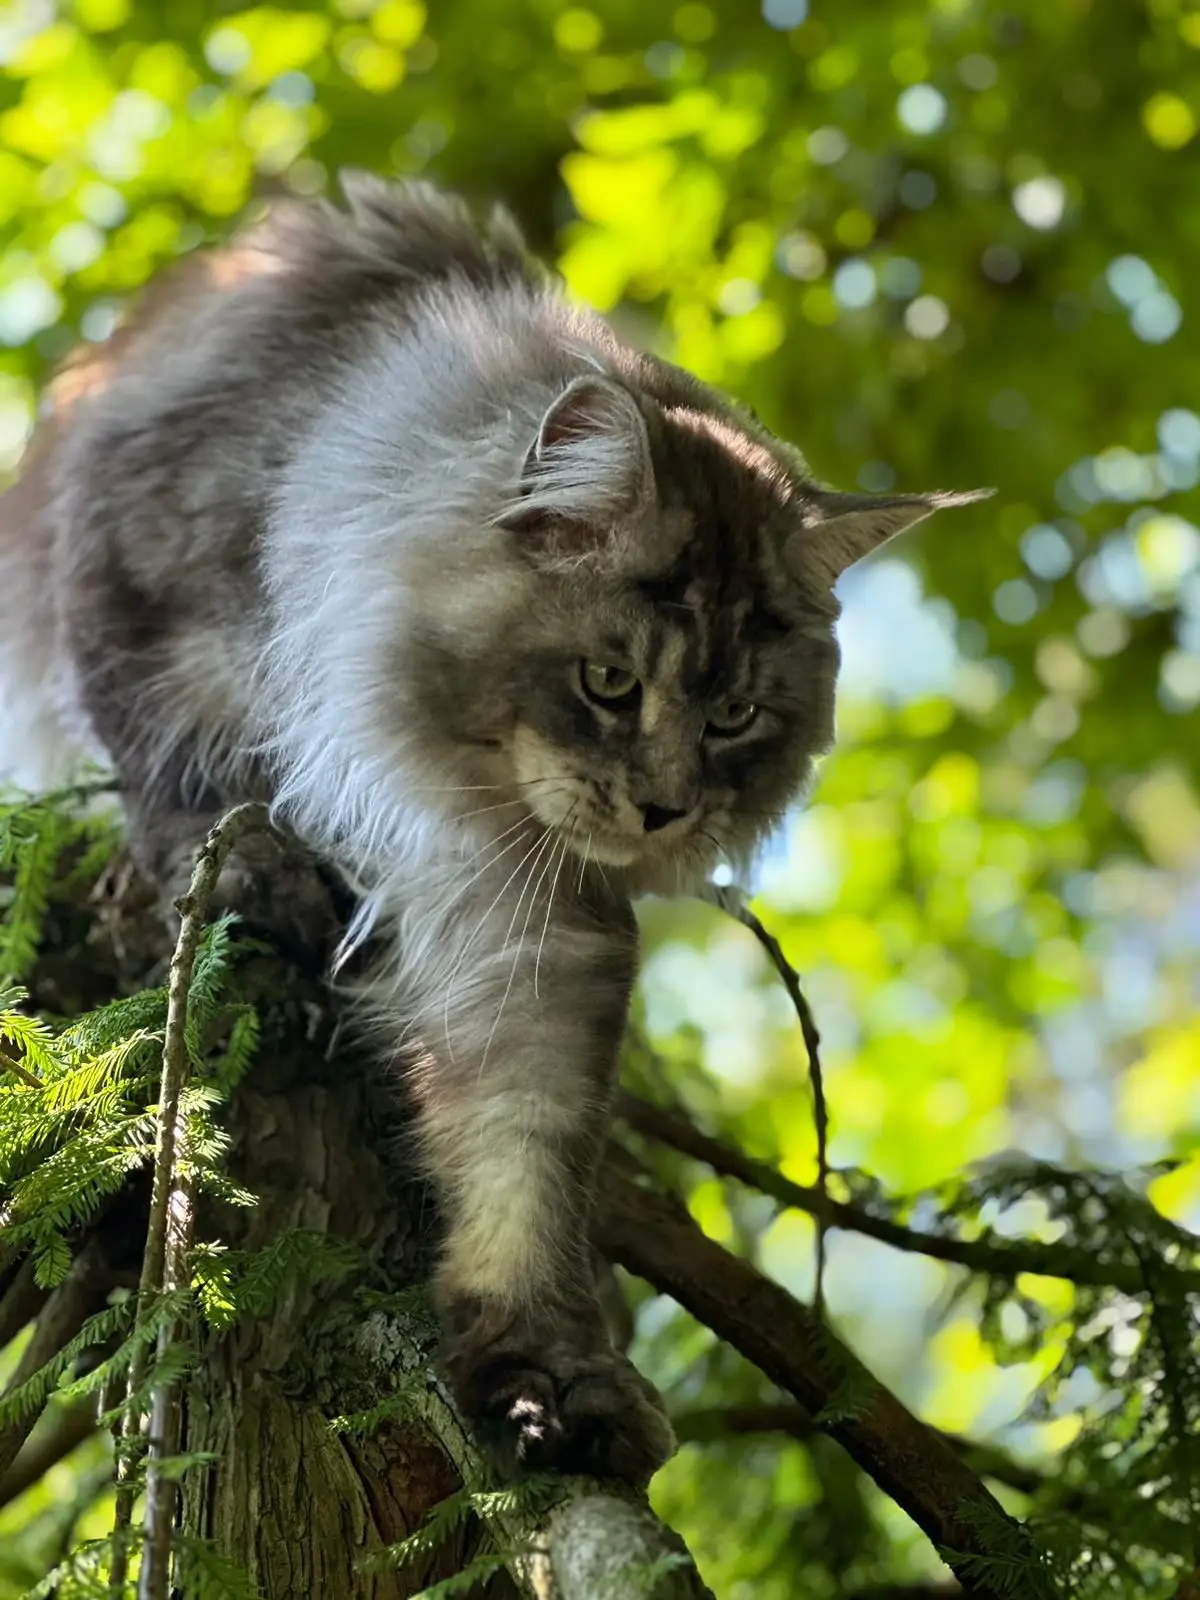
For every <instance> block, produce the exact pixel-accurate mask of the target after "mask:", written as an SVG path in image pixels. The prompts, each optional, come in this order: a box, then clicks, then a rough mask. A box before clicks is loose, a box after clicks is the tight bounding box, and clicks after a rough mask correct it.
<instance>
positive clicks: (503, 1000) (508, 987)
mask: <svg viewBox="0 0 1200 1600" xmlns="http://www.w3.org/2000/svg"><path fill="white" fill-rule="evenodd" d="M552 838H553V835H552V833H551V830H550V829H549V828H547V830H546V835H545V839H544V840H543V844H545V842H546V841H547V840H550V839H552ZM553 859H554V850H553V846H552V847H551V850H550V855H549V857H548V859H547V861H546V865H545V866H544V867H543V868H542V871H541V875H540V876H539V878H538V880H537V882H536V883H535V884H534V886H533V893H532V894H531V895H530V896H529V909H528V910H527V911H526V913H525V921H524V923H523V924H522V925H521V932H520V936H519V937H518V939H517V945H516V949H515V950H514V951H513V961H512V967H511V968H510V970H509V974H508V982H507V983H506V984H505V986H504V993H503V994H502V995H501V996H500V1006H499V1009H498V1010H497V1012H496V1020H495V1022H493V1023H492V1027H491V1032H490V1033H489V1034H488V1036H487V1043H486V1044H485V1045H484V1047H483V1054H482V1056H481V1057H480V1059H479V1078H478V1081H479V1082H482V1081H483V1072H484V1068H485V1067H486V1066H487V1058H488V1053H489V1052H490V1050H491V1048H492V1040H493V1039H494V1038H495V1037H496V1030H497V1028H499V1026H500V1019H501V1018H502V1017H503V1015H504V1008H505V1006H506V1005H507V1004H508V997H509V995H510V994H511V993H512V986H513V983H514V981H515V979H516V976H517V967H518V966H519V965H520V962H521V955H522V952H523V950H524V948H525V935H526V934H527V933H528V932H529V921H530V918H531V917H532V916H533V908H534V905H535V904H536V903H537V895H538V890H539V889H540V888H541V886H542V883H543V882H544V881H545V877H546V874H547V872H549V870H550V864H551V862H552V861H553ZM538 860H539V861H540V860H541V851H539V852H538ZM536 866H537V862H535V863H534V865H533V866H532V867H530V869H529V877H528V878H526V880H525V884H524V885H523V886H522V889H521V893H520V895H519V896H518V898H517V909H516V911H514V912H513V918H512V922H510V923H509V928H508V931H509V934H511V933H512V930H513V928H514V927H515V925H516V921H517V915H518V913H519V912H520V909H521V901H522V900H524V898H525V888H526V887H528V884H529V881H530V879H531V878H532V877H533V874H534V871H535V869H536ZM507 948H508V935H506V936H505V940H504V949H505V950H506V949H507ZM501 954H503V951H502V952H501Z"/></svg>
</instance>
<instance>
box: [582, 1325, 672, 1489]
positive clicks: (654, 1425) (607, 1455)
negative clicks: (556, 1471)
mask: <svg viewBox="0 0 1200 1600" xmlns="http://www.w3.org/2000/svg"><path fill="white" fill-rule="evenodd" d="M558 1404H559V1416H560V1418H561V1421H562V1430H563V1446H562V1450H561V1452H560V1458H559V1461H558V1463H557V1464H558V1465H559V1467H560V1468H561V1470H562V1471H564V1472H580V1473H586V1474H587V1475H588V1476H589V1477H594V1478H619V1479H620V1480H621V1481H622V1482H624V1483H631V1484H634V1485H635V1486H636V1487H638V1488H644V1487H645V1486H646V1484H648V1483H649V1482H650V1479H651V1478H652V1477H653V1476H654V1474H655V1473H656V1472H657V1471H658V1469H659V1467H661V1466H662V1465H663V1463H664V1462H665V1461H667V1460H669V1459H670V1457H671V1456H672V1455H673V1454H674V1452H675V1434H674V1432H673V1431H672V1428H671V1424H670V1423H669V1422H668V1420H667V1415H666V1412H665V1411H664V1410H663V1407H662V1402H661V1400H660V1399H659V1397H658V1394H657V1393H656V1391H655V1390H654V1388H653V1387H652V1385H650V1384H649V1383H647V1381H646V1379H645V1378H643V1377H642V1375H641V1373H640V1372H639V1371H638V1370H637V1368H636V1367H635V1366H634V1365H633V1363H632V1362H631V1361H629V1360H628V1359H627V1358H626V1357H625V1356H623V1355H621V1354H619V1353H618V1352H617V1351H613V1352H612V1353H611V1354H610V1355H605V1356H603V1357H597V1358H593V1359H592V1360H591V1361H589V1362H588V1363H587V1364H586V1368H585V1370H582V1371H580V1372H579V1373H578V1374H577V1375H576V1376H574V1377H569V1378H567V1379H566V1381H565V1382H564V1383H563V1384H562V1385H561V1386H560V1388H559V1394H558Z"/></svg>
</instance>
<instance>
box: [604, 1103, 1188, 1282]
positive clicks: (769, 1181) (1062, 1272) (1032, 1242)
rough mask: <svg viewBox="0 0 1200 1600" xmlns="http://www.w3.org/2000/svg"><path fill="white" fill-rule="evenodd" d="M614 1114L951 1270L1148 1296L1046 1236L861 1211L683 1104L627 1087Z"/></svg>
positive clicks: (1118, 1269)
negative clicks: (950, 1229) (913, 1222)
mask: <svg viewBox="0 0 1200 1600" xmlns="http://www.w3.org/2000/svg"><path fill="white" fill-rule="evenodd" d="M616 1114H617V1116H618V1117H619V1118H620V1119H621V1120H622V1121H623V1122H625V1123H627V1124H628V1125H629V1126H630V1127H631V1128H633V1129H634V1130H635V1131H636V1132H637V1133H640V1134H643V1135H644V1136H645V1137H646V1138H648V1139H654V1140H656V1141H657V1142H658V1143H660V1144H666V1145H670V1146H671V1147H672V1149H675V1150H678V1151H680V1152H681V1153H682V1154H684V1155H688V1156H691V1157H693V1158H694V1159H695V1160H697V1161H703V1162H704V1163H705V1165H706V1166H709V1167H711V1168H712V1169H713V1171H714V1172H719V1173H721V1174H722V1175H723V1176H724V1177H727V1178H736V1179H737V1181H738V1182H739V1183H744V1184H747V1185H748V1186H749V1187H750V1188H752V1189H758V1190H760V1191H761V1193H763V1194H768V1195H770V1196H771V1198H772V1199H773V1200H778V1201H779V1203H780V1204H781V1205H785V1206H794V1207H795V1209H796V1210H797V1211H804V1212H807V1213H808V1215H809V1216H811V1217H814V1218H816V1219H818V1220H823V1221H824V1223H825V1225H826V1227H827V1228H843V1229H845V1230H846V1231H847V1232H850V1233H861V1234H863V1235H865V1237H867V1238H869V1239H877V1240H878V1241H879V1242H880V1243H881V1244H887V1245H891V1246H892V1248H893V1249H895V1250H905V1251H908V1252H910V1253H912V1254H915V1255H923V1256H929V1257H931V1258H932V1259H934V1260H936V1261H945V1262H948V1263H949V1264H951V1265H953V1266H959V1267H967V1268H969V1269H970V1270H971V1271H972V1272H979V1273H984V1274H986V1275H988V1276H990V1277H997V1278H1005V1279H1012V1278H1015V1277H1017V1275H1018V1274H1019V1273H1022V1272H1030V1273H1034V1274H1036V1275H1037V1276H1039V1277H1044V1278H1063V1279H1065V1280H1066V1281H1067V1282H1069V1283H1079V1284H1087V1285H1089V1286H1092V1287H1095V1288H1102V1289H1103V1288H1111V1289H1119V1290H1120V1291H1121V1292H1122V1293H1123V1294H1144V1293H1145V1291H1146V1282H1145V1278H1144V1276H1143V1274H1142V1272H1141V1270H1140V1268H1138V1267H1135V1266H1128V1265H1125V1264H1123V1263H1121V1262H1117V1261H1103V1260H1097V1259H1096V1257H1095V1256H1093V1255H1089V1254H1087V1253H1086V1252H1084V1251H1081V1250H1072V1249H1071V1248H1070V1247H1069V1246H1065V1245H1061V1244H1053V1243H1046V1242H1045V1241H1043V1240H1040V1239H999V1238H997V1237H996V1236H995V1235H994V1234H990V1233H985V1234H982V1235H981V1236H980V1237H979V1238H977V1239H956V1238H952V1237H950V1236H949V1235H947V1234H940V1233H926V1232H923V1231H922V1230H920V1229H918V1228H910V1227H906V1226H905V1225H904V1224H903V1223H901V1222H894V1221H892V1219H891V1218H890V1217H877V1216H875V1215H874V1214H873V1213H871V1212H870V1211H864V1210H863V1209H862V1208H861V1207H860V1206H856V1205H852V1204H850V1203H849V1202H847V1201H845V1200H835V1199H833V1198H832V1197H831V1196H829V1195H822V1194H821V1193H820V1191H819V1190H818V1189H816V1188H814V1187H812V1186H811V1185H809V1184H803V1183H795V1182H794V1181H793V1180H792V1179H791V1178H788V1177H785V1176H784V1174H783V1173H782V1172H780V1171H779V1170H778V1168H776V1167H773V1166H771V1165H770V1164H769V1163H768V1162H766V1161H758V1160H755V1158H754V1157H753V1156H748V1155H746V1153H745V1152H744V1151H743V1150H739V1149H738V1148H737V1146H736V1145H733V1144H730V1143H728V1142H727V1141H726V1140H724V1139H717V1138H714V1137H713V1135H712V1134H709V1133H705V1132H704V1131H703V1130H702V1129H700V1128H698V1127H696V1125H695V1123H694V1122H692V1120H691V1119H690V1117H688V1116H687V1115H686V1113H684V1112H683V1111H682V1110H680V1109H679V1108H678V1107H676V1108H672V1109H667V1108H666V1107H663V1106H656V1105H652V1104H651V1103H650V1101H648V1100H643V1099H641V1097H640V1096H638V1095H635V1094H630V1093H629V1091H628V1090H621V1091H620V1092H619V1093H618V1095H617V1099H616ZM1162 1270H1164V1271H1169V1272H1170V1274H1171V1278H1172V1281H1173V1282H1174V1283H1176V1284H1178V1285H1180V1286H1181V1287H1182V1288H1185V1289H1187V1290H1189V1291H1191V1292H1196V1291H1198V1290H1200V1273H1196V1272H1191V1271H1181V1270H1180V1269H1178V1268H1176V1267H1174V1266H1171V1267H1164V1268H1163V1269H1162Z"/></svg>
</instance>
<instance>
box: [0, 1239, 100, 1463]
mask: <svg viewBox="0 0 1200 1600" xmlns="http://www.w3.org/2000/svg"><path fill="white" fill-rule="evenodd" d="M109 1281H110V1280H109V1276H108V1270H107V1260H106V1257H105V1251H104V1247H103V1244H102V1242H101V1241H100V1240H99V1239H98V1238H95V1237H93V1238H91V1239H89V1240H88V1242H87V1243H86V1244H85V1245H84V1246H83V1248H82V1250H80V1251H79V1253H78V1255H76V1257H75V1259H74V1261H72V1263H71V1266H70V1270H69V1271H68V1273H67V1276H66V1277H65V1278H64V1279H63V1281H62V1282H61V1283H60V1284H59V1285H58V1287H57V1288H56V1289H55V1290H54V1291H53V1293H52V1294H51V1295H50V1298H49V1299H48V1300H47V1302H46V1304H45V1306H44V1307H43V1308H42V1311H41V1314H40V1316H39V1317H38V1319H37V1322H36V1324H35V1325H34V1329H33V1335H32V1337H31V1338H30V1340H29V1343H28V1344H27V1345H26V1346H25V1349H24V1351H23V1352H22V1355H21V1359H20V1361H19V1362H18V1363H17V1369H16V1371H15V1372H14V1373H13V1375H12V1379H11V1380H10V1382H9V1385H8V1388H7V1389H6V1390H5V1393H6V1394H11V1393H13V1392H14V1391H15V1390H17V1389H19V1388H20V1387H21V1385H22V1384H23V1383H25V1382H26V1381H27V1380H28V1379H29V1378H31V1377H32V1376H33V1375H34V1373H35V1372H37V1371H38V1370H39V1369H40V1368H42V1367H44V1366H45V1365H46V1363H47V1362H48V1361H52V1360H53V1359H54V1357H55V1356H56V1355H57V1354H58V1353H59V1351H60V1350H61V1349H62V1348H63V1346H64V1345H66V1344H68V1343H69V1342H70V1341H71V1340H72V1339H73V1338H74V1337H75V1335H76V1334H77V1333H78V1332H79V1330H80V1328H81V1327H82V1326H83V1324H84V1323H85V1322H86V1321H87V1319H88V1317H90V1316H91V1315H92V1313H93V1312H95V1311H98V1310H99V1309H100V1307H101V1306H102V1305H103V1303H104V1295H105V1292H106V1290H107V1288H108V1283H109ZM37 1418H38V1412H37V1411H33V1412H31V1413H30V1414H29V1415H28V1416H26V1417H23V1418H21V1419H20V1420H19V1421H16V1422H11V1423H9V1425H8V1426H7V1427H6V1428H0V1474H4V1473H7V1471H8V1469H9V1468H10V1467H11V1466H12V1464H13V1462H14V1461H15V1460H16V1457H17V1454H18V1452H19V1451H20V1449H21V1446H22V1445H23V1444H24V1443H25V1440H26V1439H27V1438H28V1437H29V1434H30V1433H31V1432H32V1430H33V1426H34V1423H35V1422H36V1421H37Z"/></svg>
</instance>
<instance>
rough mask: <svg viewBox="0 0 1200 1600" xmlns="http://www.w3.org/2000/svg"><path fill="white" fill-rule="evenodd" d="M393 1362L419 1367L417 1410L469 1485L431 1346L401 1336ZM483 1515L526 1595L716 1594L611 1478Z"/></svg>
mask: <svg viewBox="0 0 1200 1600" xmlns="http://www.w3.org/2000/svg"><path fill="white" fill-rule="evenodd" d="M400 1340H401V1349H400V1351H399V1365H400V1367H401V1369H406V1370H407V1371H409V1372H411V1373H423V1374H424V1376H425V1379H426V1381H425V1383H424V1385H423V1386H422V1387H421V1388H420V1389H419V1391H418V1398H417V1401H416V1406H417V1410H418V1412H419V1414H420V1416H421V1418H422V1420H423V1421H424V1422H425V1424H426V1426H427V1427H428V1428H429V1430H430V1432H431V1433H432V1434H433V1436H434V1438H435V1439H436V1440H437V1441H438V1443H439V1444H440V1445H441V1447H442V1449H443V1450H444V1451H445V1452H446V1454H447V1456H448V1457H449V1458H450V1460H451V1462H452V1463H453V1465H454V1467H455V1469H456V1471H457V1472H458V1475H459V1476H460V1477H461V1478H462V1479H463V1480H464V1481H465V1482H472V1481H477V1480H478V1477H479V1458H478V1455H477V1453H476V1451H475V1447H474V1445H473V1444H472V1442H471V1439H470V1437H469V1435H468V1434H467V1432H466V1430H465V1429H464V1427H463V1425H462V1422H461V1421H460V1420H459V1416H458V1413H457V1411H456V1410H455V1409H454V1406H453V1405H452V1403H451V1401H450V1399H449V1396H448V1394H447V1393H446V1391H445V1390H444V1388H443V1386H442V1384H441V1381H440V1380H439V1379H438V1378H437V1377H436V1376H435V1375H433V1374H432V1373H431V1372H430V1370H429V1366H428V1356H427V1352H426V1351H425V1350H424V1349H423V1348H422V1347H421V1345H420V1344H418V1343H417V1342H416V1341H415V1340H412V1339H409V1338H406V1337H405V1336H404V1335H403V1333H402V1334H401V1335H400ZM480 1515H481V1517H482V1518H483V1521H484V1522H485V1524H486V1526H487V1528H488V1531H489V1533H490V1535H491V1537H492V1540H493V1542H494V1544H495V1545H496V1548H497V1549H498V1550H500V1551H501V1552H511V1553H512V1554H511V1556H510V1559H509V1568H510V1570H511V1571H512V1574H513V1576H514V1578H515V1579H516V1580H517V1582H518V1583H519V1585H520V1586H521V1589H522V1591H523V1592H524V1593H525V1594H527V1595H528V1596H530V1597H531V1600H598V1597H602V1600H714V1597H713V1595H712V1592H711V1591H710V1590H709V1589H708V1588H707V1586H706V1585H705V1584H704V1582H703V1581H702V1579H701V1578H700V1575H699V1573H698V1572H697V1571H696V1567H695V1563H694V1562H693V1560H692V1558H691V1556H690V1555H689V1553H688V1550H687V1547H686V1546H685V1545H684V1543H683V1540H682V1539H680V1537H679V1535H678V1534H677V1533H675V1532H674V1531H673V1530H672V1529H670V1528H668V1527H667V1526H666V1525H665V1524H664V1523H662V1522H660V1521H659V1519H658V1518H657V1517H656V1516H655V1515H654V1513H653V1512H652V1511H651V1509H650V1506H649V1504H648V1503H647V1501H646V1498H645V1496H644V1495H639V1494H636V1493H635V1492H634V1491H632V1490H629V1489H625V1488H623V1487H619V1486H617V1485H615V1484H611V1483H597V1482H594V1481H593V1480H591V1479H587V1478H564V1479H563V1480H562V1485H561V1490H560V1491H558V1492H556V1494H555V1497H554V1499H553V1503H552V1504H551V1505H550V1506H549V1508H548V1509H546V1510H544V1511H542V1512H540V1513H529V1512H524V1513H523V1512H521V1511H519V1510H513V1509H512V1508H511V1507H505V1508H503V1509H497V1508H496V1507H494V1506H493V1505H492V1503H491V1501H490V1499H489V1497H486V1496H485V1497H483V1499H482V1508H481V1510H480Z"/></svg>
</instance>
